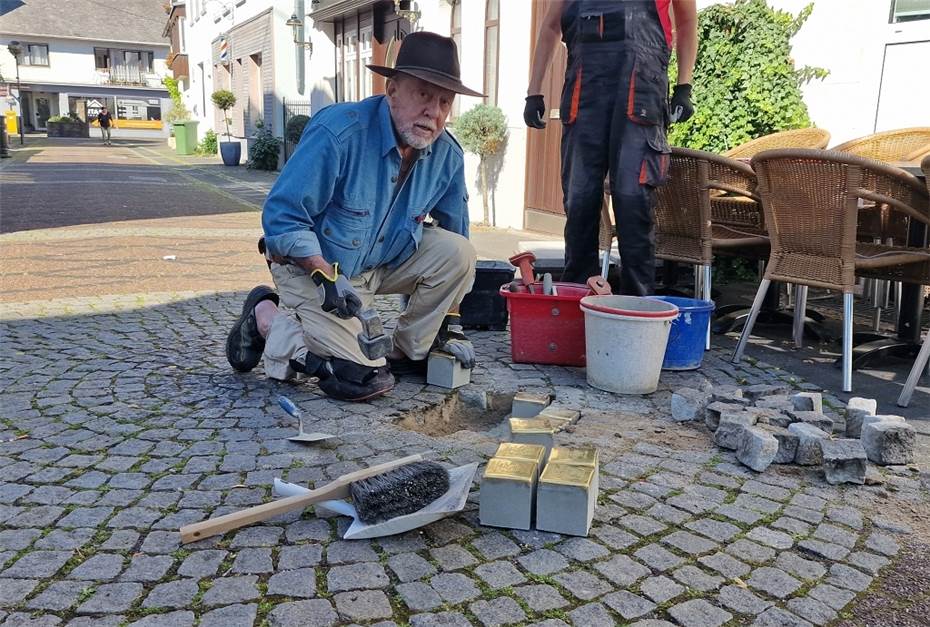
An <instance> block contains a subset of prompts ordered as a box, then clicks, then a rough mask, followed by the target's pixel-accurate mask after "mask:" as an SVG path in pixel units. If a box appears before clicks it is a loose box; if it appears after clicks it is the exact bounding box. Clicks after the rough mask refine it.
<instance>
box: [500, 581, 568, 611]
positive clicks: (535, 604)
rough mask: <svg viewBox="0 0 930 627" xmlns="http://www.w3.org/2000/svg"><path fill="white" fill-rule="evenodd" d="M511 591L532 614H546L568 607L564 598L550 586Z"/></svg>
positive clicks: (520, 588)
mask: <svg viewBox="0 0 930 627" xmlns="http://www.w3.org/2000/svg"><path fill="white" fill-rule="evenodd" d="M513 591H514V593H515V594H516V595H517V596H519V597H520V598H521V599H523V601H524V603H526V605H527V606H528V607H529V608H530V609H531V610H533V611H534V612H546V611H548V610H554V609H556V608H560V607H565V606H566V605H568V601H566V600H565V597H563V596H562V595H561V594H559V591H558V590H556V589H555V588H553V587H552V586H550V585H546V584H540V585H528V586H518V587H516V588H514V589H513Z"/></svg>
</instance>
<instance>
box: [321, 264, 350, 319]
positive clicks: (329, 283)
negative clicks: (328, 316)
mask: <svg viewBox="0 0 930 627" xmlns="http://www.w3.org/2000/svg"><path fill="white" fill-rule="evenodd" d="M310 278H311V279H313V282H314V283H316V287H317V290H318V291H319V293H320V301H321V304H320V307H321V308H322V309H323V311H325V312H327V313H334V314H336V315H337V316H339V317H340V318H342V319H343V320H348V319H349V318H351V317H353V316H355V315H356V314H357V313H358V312H359V311H361V309H362V299H361V298H359V295H358V292H356V291H355V288H354V287H352V284H351V283H349V279H347V278H346V277H345V275H344V274H339V264H338V263H334V264H333V276H326V274H325V273H324V272H323V271H322V270H314V271H313V272H311V273H310Z"/></svg>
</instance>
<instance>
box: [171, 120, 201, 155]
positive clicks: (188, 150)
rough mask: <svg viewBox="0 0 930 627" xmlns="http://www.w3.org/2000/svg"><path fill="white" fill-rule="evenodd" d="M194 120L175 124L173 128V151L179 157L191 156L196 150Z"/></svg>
mask: <svg viewBox="0 0 930 627" xmlns="http://www.w3.org/2000/svg"><path fill="white" fill-rule="evenodd" d="M197 124H198V122H197V121H196V120H190V121H187V122H176V123H175V124H172V126H173V127H174V150H175V152H177V153H178V154H179V155H192V154H194V150H196V148H197Z"/></svg>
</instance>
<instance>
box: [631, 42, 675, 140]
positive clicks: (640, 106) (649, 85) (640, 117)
mask: <svg viewBox="0 0 930 627" xmlns="http://www.w3.org/2000/svg"><path fill="white" fill-rule="evenodd" d="M654 66H660V64H659V63H657V62H655V61H652V60H649V61H645V60H643V59H640V58H637V60H636V63H635V65H634V66H633V73H632V74H631V75H630V88H629V93H628V94H627V111H626V113H627V117H629V119H630V120H632V121H633V122H635V123H637V124H645V125H651V126H663V127H664V126H665V125H666V122H667V120H668V74H667V72H665V71H663V69H662V68H661V67H654Z"/></svg>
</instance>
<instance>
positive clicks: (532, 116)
mask: <svg viewBox="0 0 930 627" xmlns="http://www.w3.org/2000/svg"><path fill="white" fill-rule="evenodd" d="M523 121H524V122H526V125H527V126H529V127H530V128H546V102H545V100H543V97H542V94H537V95H535V96H527V97H526V107H525V108H524V109H523Z"/></svg>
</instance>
